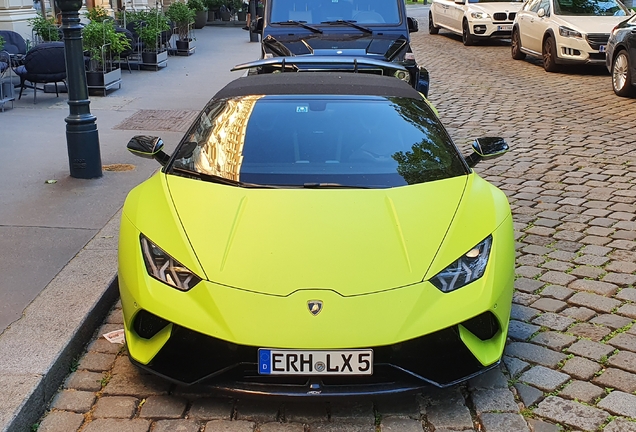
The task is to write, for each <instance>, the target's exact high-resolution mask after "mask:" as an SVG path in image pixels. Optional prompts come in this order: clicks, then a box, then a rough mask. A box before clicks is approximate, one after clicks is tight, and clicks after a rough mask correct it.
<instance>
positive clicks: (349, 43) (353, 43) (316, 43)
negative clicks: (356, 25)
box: [263, 34, 408, 61]
mask: <svg viewBox="0 0 636 432" xmlns="http://www.w3.org/2000/svg"><path fill="white" fill-rule="evenodd" d="M263 45H264V46H265V47H267V48H269V49H270V51H272V52H274V54H275V55H277V56H298V55H312V54H313V55H329V56H332V55H343V56H365V55H368V56H373V57H376V58H380V59H384V60H389V61H391V60H393V59H394V58H395V57H396V55H398V54H399V53H400V52H402V51H403V50H404V48H405V47H406V46H407V45H408V41H407V39H406V38H404V37H402V36H399V35H384V36H361V35H342V34H340V35H333V34H328V35H324V34H323V35H310V36H303V37H298V36H276V37H272V36H267V37H265V38H264V39H263Z"/></svg>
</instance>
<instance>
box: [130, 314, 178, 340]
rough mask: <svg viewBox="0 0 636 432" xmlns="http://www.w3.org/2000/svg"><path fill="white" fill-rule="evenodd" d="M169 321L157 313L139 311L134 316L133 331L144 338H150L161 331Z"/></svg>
mask: <svg viewBox="0 0 636 432" xmlns="http://www.w3.org/2000/svg"><path fill="white" fill-rule="evenodd" d="M168 324H169V323H168V321H166V320H165V319H163V318H159V317H158V316H157V315H153V314H151V313H150V312H147V311H145V310H141V311H139V313H138V314H137V315H136V316H135V320H134V322H133V328H134V329H135V332H136V333H137V334H138V335H139V336H140V337H142V338H144V339H150V338H152V337H153V336H154V335H156V334H157V333H159V332H160V331H161V329H163V328H164V327H165V326H167V325H168Z"/></svg>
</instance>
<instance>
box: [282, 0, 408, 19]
mask: <svg viewBox="0 0 636 432" xmlns="http://www.w3.org/2000/svg"><path fill="white" fill-rule="evenodd" d="M270 1H271V2H272V5H271V7H272V11H271V19H270V22H272V23H276V22H286V21H299V22H302V23H306V24H320V23H321V22H325V21H338V20H345V21H350V20H353V21H355V22H357V23H360V24H379V23H382V24H385V23H389V24H398V23H400V15H399V9H398V4H397V1H398V0H318V1H316V0H313V1H310V0H300V1H299V0H270Z"/></svg>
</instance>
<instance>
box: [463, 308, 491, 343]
mask: <svg viewBox="0 0 636 432" xmlns="http://www.w3.org/2000/svg"><path fill="white" fill-rule="evenodd" d="M461 325H463V326H464V327H466V329H467V330H468V331H469V332H471V333H472V334H474V335H475V336H477V337H478V338H479V339H481V340H484V341H485V340H488V339H492V338H493V337H494V336H495V335H496V334H497V332H498V331H499V321H497V318H496V317H495V315H493V313H492V312H490V311H488V312H484V313H483V314H481V315H477V316H476V317H473V318H471V319H469V320H468V321H464V322H463V323H461Z"/></svg>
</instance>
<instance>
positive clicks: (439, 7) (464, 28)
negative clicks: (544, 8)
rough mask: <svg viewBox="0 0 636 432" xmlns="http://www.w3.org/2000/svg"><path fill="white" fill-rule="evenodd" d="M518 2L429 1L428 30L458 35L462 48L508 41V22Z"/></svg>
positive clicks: (511, 19)
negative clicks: (486, 40)
mask: <svg viewBox="0 0 636 432" xmlns="http://www.w3.org/2000/svg"><path fill="white" fill-rule="evenodd" d="M521 4H522V2H521V0H519V1H510V0H503V1H502V0H433V2H432V3H431V9H430V11H429V13H428V31H429V33H430V34H437V33H439V29H440V28H443V29H446V30H450V31H452V32H453V33H457V34H458V35H461V37H462V42H463V43H464V45H474V44H475V43H476V42H477V41H480V40H485V39H492V38H504V39H506V38H510V34H511V32H512V22H513V21H514V19H515V16H516V14H517V11H519V9H520V8H521Z"/></svg>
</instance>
